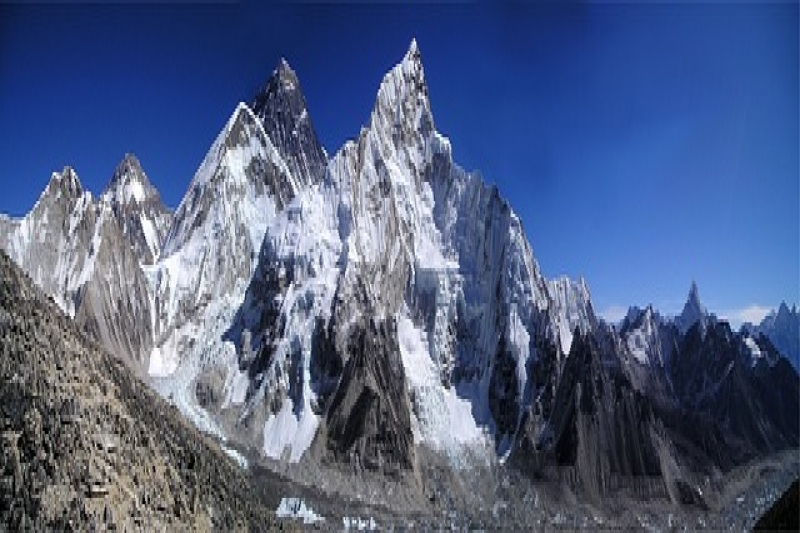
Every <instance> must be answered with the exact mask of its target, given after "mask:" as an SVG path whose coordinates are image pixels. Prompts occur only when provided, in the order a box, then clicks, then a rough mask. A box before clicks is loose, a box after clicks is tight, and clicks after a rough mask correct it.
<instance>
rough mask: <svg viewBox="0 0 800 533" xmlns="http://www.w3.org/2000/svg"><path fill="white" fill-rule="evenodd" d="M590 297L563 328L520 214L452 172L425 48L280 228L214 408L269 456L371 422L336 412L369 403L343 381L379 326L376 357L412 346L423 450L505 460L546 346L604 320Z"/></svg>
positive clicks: (248, 299)
mask: <svg viewBox="0 0 800 533" xmlns="http://www.w3.org/2000/svg"><path fill="white" fill-rule="evenodd" d="M282 68H283V69H284V71H285V70H286V69H285V67H279V69H278V71H279V73H280V71H281V69H282ZM280 75H285V73H284V74H280ZM265 128H266V129H267V130H269V128H268V127H267V126H266V125H265ZM312 181H313V180H312ZM564 283H567V282H566V281H564ZM569 287H570V290H572V289H571V287H572V285H571V284H570V285H569ZM576 287H577V288H576V289H575V294H574V296H575V298H572V297H573V293H572V292H570V293H569V294H566V293H565V297H567V298H568V301H567V300H564V301H563V304H564V305H562V308H561V310H559V311H557V312H558V313H562V314H564V318H563V319H558V320H556V319H554V318H551V316H550V315H549V314H548V309H549V307H550V305H551V301H552V297H551V293H550V290H549V288H548V285H547V283H546V282H545V280H544V278H543V277H542V275H541V273H540V270H539V267H538V265H537V263H536V261H535V259H534V258H533V255H532V252H531V248H530V245H529V243H528V241H527V239H526V238H525V236H524V233H523V230H522V226H521V223H520V221H519V219H518V217H517V216H516V215H515V214H514V213H513V211H512V210H511V209H510V207H509V206H508V204H507V202H505V200H503V199H502V198H501V197H500V196H499V194H498V192H497V189H496V188H495V187H490V186H487V185H486V184H485V183H484V182H483V181H482V180H481V178H480V177H479V176H477V175H471V174H467V173H466V172H464V171H463V170H461V169H460V168H459V167H457V166H456V165H455V164H454V163H453V161H452V155H451V149H450V144H449V142H448V141H447V139H446V138H444V137H443V136H442V135H441V134H439V133H438V132H437V131H436V130H435V127H434V123H433V117H432V114H431V111H430V103H429V98H428V89H427V84H426V82H425V75H424V70H423V67H422V62H421V56H420V52H419V49H418V48H417V45H416V42H412V43H411V46H410V47H409V50H408V52H407V53H406V55H405V57H404V58H403V60H402V61H401V62H400V63H399V64H398V65H397V66H396V67H395V68H393V69H392V70H391V71H390V72H389V73H388V74H387V75H386V76H385V77H384V79H383V81H382V82H381V84H380V87H379V90H378V95H377V98H376V103H375V106H374V108H373V110H372V113H371V115H370V121H369V124H368V125H367V126H366V127H364V128H362V130H361V133H360V135H359V137H358V139H357V140H355V141H350V142H348V143H346V144H345V146H344V147H343V148H342V149H341V150H340V151H339V152H337V154H336V155H335V156H334V157H333V159H332V160H331V162H330V164H329V170H328V173H327V174H326V176H325V178H324V179H323V180H322V181H320V182H317V183H312V185H311V186H310V187H307V188H305V189H301V191H300V192H299V193H298V195H297V197H295V198H294V199H293V200H292V201H291V202H290V203H289V204H288V205H287V206H286V208H285V209H284V210H283V211H282V212H279V213H277V215H276V218H275V219H274V221H273V222H272V224H271V225H270V226H269V227H268V228H267V231H266V235H265V238H264V242H263V245H262V248H261V252H260V255H259V264H258V267H257V268H256V271H255V273H254V275H253V279H252V281H251V283H250V286H249V288H248V290H247V294H246V296H245V300H244V303H243V305H242V307H241V308H240V309H239V311H238V313H237V318H236V320H235V322H234V324H233V326H232V327H231V328H230V330H229V331H228V332H227V334H226V339H228V340H230V341H231V342H232V343H233V344H234V345H235V346H236V349H237V352H238V366H239V368H238V369H237V368H232V367H230V366H228V367H227V368H226V369H225V370H223V371H222V374H223V375H224V376H225V377H224V378H216V380H217V381H218V382H219V381H221V382H224V385H222V388H223V391H222V393H221V394H218V395H217V396H218V397H219V398H222V400H221V401H220V402H218V405H217V406H215V407H213V408H212V410H214V411H215V412H217V413H218V416H220V417H224V415H223V412H224V411H225V410H230V409H231V408H232V407H235V406H241V407H240V409H241V411H239V412H240V413H241V414H240V415H239V416H238V417H237V423H236V424H235V425H234V426H235V427H232V426H231V425H230V424H229V425H228V428H229V431H233V432H236V431H245V432H246V433H247V434H248V436H247V437H246V438H248V439H250V440H249V442H250V444H251V445H253V444H256V445H258V446H259V447H260V448H261V449H263V450H264V452H265V453H266V454H267V455H268V456H271V457H274V458H280V457H284V456H285V457H288V458H289V459H290V460H292V461H297V460H299V459H300V458H301V457H302V456H303V453H304V451H305V450H306V449H308V447H309V446H310V444H311V437H312V436H313V435H314V434H315V431H316V428H317V427H318V426H319V427H322V428H323V429H324V428H326V427H328V426H330V425H331V424H333V425H338V424H340V423H339V422H336V421H335V420H340V419H341V418H342V417H344V419H350V417H354V416H357V413H353V412H351V413H342V411H341V408H337V409H335V410H334V411H335V413H334V412H333V411H331V409H332V406H331V404H330V401H331V399H332V398H334V397H350V396H351V395H352V394H355V393H350V392H348V388H349V387H350V386H351V385H350V384H351V382H352V380H344V379H340V378H342V375H343V374H342V372H343V369H345V368H346V366H347V365H348V362H349V360H350V358H351V357H352V356H353V354H354V353H355V352H353V350H352V347H351V346H350V343H351V342H352V339H359V338H363V337H364V336H365V335H366V336H367V337H370V338H372V337H373V336H374V335H372V334H371V333H370V332H369V329H368V330H366V331H365V330H364V328H371V327H373V326H369V325H370V324H373V322H374V321H375V320H378V321H379V322H380V323H381V324H382V325H380V326H377V327H379V330H380V331H382V332H383V333H382V334H381V336H380V338H381V339H382V341H381V342H383V343H385V344H383V345H381V346H380V347H376V348H375V349H374V350H371V351H370V353H369V354H368V357H372V358H374V357H379V354H381V353H390V352H392V351H393V350H396V349H397V348H399V351H400V356H401V357H400V360H401V361H402V363H403V366H404V372H403V374H404V375H405V378H402V377H398V379H399V380H401V381H402V380H403V379H404V380H405V382H406V383H405V384H403V386H402V390H404V394H403V396H404V397H405V398H406V399H405V400H403V401H401V402H400V403H403V402H405V401H407V402H409V404H410V406H411V420H410V424H411V426H412V429H413V433H414V436H415V444H417V445H421V444H422V445H426V446H429V447H432V448H434V449H437V450H439V451H444V452H445V453H447V454H449V455H451V456H456V455H458V453H459V452H458V450H460V449H461V448H462V447H464V446H469V447H473V448H474V447H478V448H483V447H485V446H486V445H487V444H488V445H489V447H490V448H491V447H495V446H496V447H497V449H498V451H500V453H505V451H506V450H507V449H508V448H509V447H510V443H511V442H512V441H513V435H514V433H515V431H516V429H517V425H518V423H519V420H520V418H521V415H522V407H521V406H522V405H523V404H525V403H526V402H527V401H530V398H529V396H530V395H531V394H532V392H531V391H530V390H529V388H528V387H527V385H526V383H527V380H528V372H529V368H528V367H529V364H530V363H531V361H533V360H534V359H535V358H536V355H535V353H534V350H535V346H537V345H541V346H543V347H555V346H557V345H558V346H560V344H559V343H558V335H559V334H560V332H561V330H562V329H563V328H564V327H569V328H570V329H571V328H572V327H573V326H575V325H578V322H581V323H582V324H584V325H583V327H589V326H588V324H589V323H590V322H591V321H592V320H593V314H592V312H591V308H590V304H589V303H588V290H587V289H586V288H585V285H584V284H579V285H576ZM570 298H571V299H570ZM554 313H556V311H554ZM568 314H569V316H567V315H568ZM573 315H574V316H573ZM559 316H560V315H559ZM590 317H591V318H590ZM573 318H574V320H572V321H570V320H571V319H573ZM573 322H574V323H573ZM567 333H569V332H567ZM553 349H557V348H553ZM374 364H375V363H373V362H369V361H364V362H361V363H360V365H362V366H364V367H366V368H372V367H373V365H374ZM359 383H360V382H359ZM204 384H205V381H204ZM204 386H205V385H204ZM357 387H361V385H360V384H359V385H357ZM387 394H388V393H387ZM380 398H381V400H380V401H381V404H382V405H383V404H384V403H387V402H388V403H389V404H396V403H397V401H400V400H399V399H392V398H393V396H391V395H388V396H380ZM345 404H346V403H345ZM350 407H352V405H351V406H350ZM234 410H235V409H234ZM258 427H263V428H264V430H263V434H261V433H259V432H258V431H256V430H254V429H253V428H258ZM453 427H458V428H459V429H458V431H452V428H453ZM322 434H323V435H328V436H330V435H331V432H330V431H323V433H322ZM321 438H326V437H321ZM361 438H365V439H368V438H369V437H368V436H367V435H366V434H365V435H361V436H359V437H358V438H357V439H356V441H357V442H360V441H359V439H361ZM337 446H338V445H337V444H336V443H335V442H330V443H329V446H328V447H327V448H328V449H338V448H337ZM354 446H355V447H356V448H357V449H362V450H363V449H364V446H366V443H361V444H354ZM323 448H325V447H323ZM339 455H341V454H339ZM400 462H401V463H402V462H403V461H400ZM406 463H408V461H406Z"/></svg>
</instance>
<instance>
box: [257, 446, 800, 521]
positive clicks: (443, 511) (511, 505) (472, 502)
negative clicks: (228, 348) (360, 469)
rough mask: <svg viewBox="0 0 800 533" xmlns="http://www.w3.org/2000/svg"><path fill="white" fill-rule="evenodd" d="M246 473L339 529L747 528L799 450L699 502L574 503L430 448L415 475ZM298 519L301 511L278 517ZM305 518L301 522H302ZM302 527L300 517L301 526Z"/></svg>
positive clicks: (497, 468) (741, 473) (723, 482)
mask: <svg viewBox="0 0 800 533" xmlns="http://www.w3.org/2000/svg"><path fill="white" fill-rule="evenodd" d="M248 459H249V461H250V465H251V466H250V476H251V478H252V480H253V481H254V483H253V485H254V486H256V487H258V490H259V491H260V492H261V494H260V496H261V498H263V500H264V502H265V505H266V507H267V508H274V509H278V507H279V506H280V505H281V501H282V500H283V499H285V498H297V499H299V500H302V501H303V503H304V505H305V506H306V507H307V508H309V509H311V510H313V512H314V513H315V514H316V515H318V516H319V517H322V518H324V522H317V525H318V526H322V527H326V528H327V527H333V528H341V527H344V526H345V525H346V524H347V523H351V524H353V523H355V522H352V521H353V520H356V519H359V520H361V525H369V524H370V520H371V521H372V524H373V525H374V526H376V527H378V528H380V529H385V528H396V527H401V528H422V529H423V530H425V529H430V528H442V527H444V528H456V529H461V530H463V529H468V530H474V529H476V528H477V529H484V528H485V529H498V528H499V529H502V530H529V529H531V528H534V529H536V530H541V529H544V530H550V529H568V530H574V529H591V530H598V529H601V530H606V529H617V528H623V529H644V530H648V531H665V530H673V529H688V530H698V529H713V530H721V529H725V530H731V529H732V530H750V529H752V528H753V526H754V525H755V523H756V521H757V520H758V519H759V517H760V516H761V515H763V514H764V513H765V512H766V511H767V510H768V509H769V508H770V506H771V505H772V504H773V503H774V502H775V501H776V500H777V499H778V498H779V497H780V496H781V494H783V493H784V492H785V491H786V490H787V488H788V487H789V486H790V485H791V483H792V482H794V481H795V480H797V479H798V478H800V450H797V449H793V450H786V451H783V452H780V453H776V454H774V455H772V456H770V457H768V458H765V459H761V460H758V461H755V462H752V463H750V464H747V465H744V466H741V467H738V468H736V469H734V470H733V471H731V472H729V473H727V474H726V475H724V476H720V477H719V478H718V479H715V480H711V479H708V480H706V481H705V485H706V490H704V497H705V499H706V504H707V507H708V508H707V509H702V508H700V507H698V506H687V505H677V504H673V503H671V502H669V501H667V500H665V499H663V498H655V499H652V500H650V501H647V500H643V499H641V498H639V497H632V496H628V495H619V496H612V497H610V498H608V499H607V500H606V501H605V502H603V504H602V505H601V506H596V505H591V504H588V503H585V502H582V501H581V500H580V499H579V497H577V496H576V495H574V494H572V493H571V492H570V491H569V489H566V488H565V487H564V486H563V485H562V484H561V483H558V482H553V481H531V480H530V479H529V478H527V477H524V476H523V475H521V474H520V473H518V472H517V471H515V470H513V469H510V468H506V467H503V466H502V465H498V464H493V465H485V464H484V465H481V464H474V465H473V466H472V467H470V468H468V469H464V470H461V471H460V472H457V473H455V474H453V473H450V472H448V469H446V468H445V467H444V463H443V462H441V461H439V462H438V463H437V459H436V457H435V454H430V457H426V458H425V461H424V462H425V463H426V465H427V466H425V467H423V468H421V472H420V476H419V478H420V479H421V480H418V479H413V478H411V477H408V478H403V479H398V480H394V481H387V480H386V479H385V478H384V477H380V476H373V475H369V474H366V475H365V474H355V473H352V472H343V471H342V469H341V468H342V467H340V466H338V467H334V466H320V465H312V464H308V463H307V464H305V465H304V464H302V463H301V464H300V465H286V464H280V463H277V462H274V461H268V462H267V461H264V460H261V459H258V458H256V457H249V458H248ZM285 519H286V520H291V521H295V523H297V524H302V523H303V522H302V521H300V520H301V518H296V519H292V518H285ZM309 523H310V522H309ZM306 525H308V524H306Z"/></svg>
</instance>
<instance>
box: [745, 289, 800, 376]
mask: <svg viewBox="0 0 800 533" xmlns="http://www.w3.org/2000/svg"><path fill="white" fill-rule="evenodd" d="M744 327H745V329H746V330H747V331H748V332H750V333H751V334H752V335H753V336H754V337H757V336H758V335H759V334H764V335H766V337H767V338H768V339H769V340H770V342H772V345H773V346H775V348H776V349H777V350H778V352H780V354H781V355H783V356H784V357H786V358H787V359H788V360H789V362H790V363H792V366H794V368H795V370H800V310H798V309H797V307H796V306H792V308H791V309H789V306H788V305H786V302H781V305H780V306H779V307H778V311H777V312H774V311H773V312H772V313H770V314H768V315H767V316H765V317H764V320H762V321H761V323H760V324H759V325H757V326H753V325H752V324H745V326H744Z"/></svg>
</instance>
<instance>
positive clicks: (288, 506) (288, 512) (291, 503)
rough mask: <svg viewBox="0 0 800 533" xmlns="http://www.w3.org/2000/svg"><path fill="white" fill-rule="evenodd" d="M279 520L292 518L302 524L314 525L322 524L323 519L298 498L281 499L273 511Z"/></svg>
mask: <svg viewBox="0 0 800 533" xmlns="http://www.w3.org/2000/svg"><path fill="white" fill-rule="evenodd" d="M275 514H277V515H278V516H279V517H280V518H293V519H296V520H302V521H303V523H304V524H308V525H310V524H316V523H318V522H324V521H325V518H324V517H323V516H320V515H318V514H317V513H315V512H314V510H313V509H312V508H311V507H309V506H308V505H306V502H304V501H303V500H302V499H300V498H286V497H284V498H281V503H280V504H279V505H278V509H277V510H276V511H275Z"/></svg>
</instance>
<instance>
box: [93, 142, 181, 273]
mask: <svg viewBox="0 0 800 533" xmlns="http://www.w3.org/2000/svg"><path fill="white" fill-rule="evenodd" d="M101 201H104V202H105V203H107V204H108V205H110V206H111V208H112V210H113V211H114V215H115V217H116V219H117V222H118V223H119V225H120V229H121V231H122V234H123V235H124V236H125V237H126V238H127V239H128V240H129V241H130V243H131V245H132V246H133V249H134V252H135V253H136V255H137V258H138V260H139V263H140V264H145V265H147V264H152V263H153V261H155V259H156V258H157V257H158V254H159V252H160V251H161V243H162V242H163V241H164V237H165V236H166V232H167V229H168V228H169V225H170V222H171V218H172V214H171V213H170V211H169V210H168V209H167V208H166V207H165V206H164V204H162V203H161V198H160V196H159V194H158V191H157V190H156V189H155V187H153V185H152V184H151V183H150V180H149V179H148V178H147V174H145V172H144V170H142V166H141V164H140V163H139V160H138V159H137V158H136V156H135V155H133V154H125V157H124V158H123V159H122V161H121V162H120V163H119V165H118V166H117V168H116V170H114V175H113V177H112V178H111V182H110V183H109V184H108V186H107V187H106V190H105V191H104V192H103V194H102V196H101Z"/></svg>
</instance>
